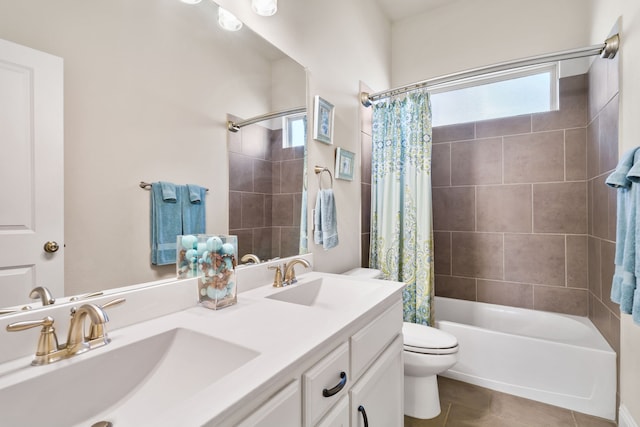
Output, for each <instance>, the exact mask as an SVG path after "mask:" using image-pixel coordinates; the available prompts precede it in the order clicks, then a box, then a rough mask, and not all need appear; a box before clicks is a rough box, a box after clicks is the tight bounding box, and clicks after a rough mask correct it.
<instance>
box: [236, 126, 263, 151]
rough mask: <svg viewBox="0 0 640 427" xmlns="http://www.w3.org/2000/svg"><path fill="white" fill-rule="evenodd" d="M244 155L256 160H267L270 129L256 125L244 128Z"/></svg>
mask: <svg viewBox="0 0 640 427" xmlns="http://www.w3.org/2000/svg"><path fill="white" fill-rule="evenodd" d="M240 133H242V153H243V154H245V155H247V156H251V157H254V158H256V159H266V158H267V151H268V145H269V144H268V143H269V129H267V128H265V127H262V126H259V125H255V126H247V127H244V128H242V130H241V131H240Z"/></svg>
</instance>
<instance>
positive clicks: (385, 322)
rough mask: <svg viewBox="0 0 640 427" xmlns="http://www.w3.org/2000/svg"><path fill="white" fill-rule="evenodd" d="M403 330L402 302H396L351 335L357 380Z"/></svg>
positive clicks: (352, 361) (353, 366)
mask: <svg viewBox="0 0 640 427" xmlns="http://www.w3.org/2000/svg"><path fill="white" fill-rule="evenodd" d="M401 332H402V302H398V303H396V304H394V305H393V306H392V307H391V308H389V309H388V310H387V311H385V312H384V313H382V314H381V315H380V316H379V317H378V318H376V319H374V321H373V322H372V323H370V324H369V325H368V326H366V327H365V328H364V329H362V330H361V331H359V332H357V333H356V334H354V335H353V336H352V337H351V375H352V376H353V379H354V380H356V379H358V378H359V377H360V375H362V373H363V372H364V371H365V369H367V367H368V366H369V365H370V364H371V362H373V361H374V360H375V359H376V358H377V357H378V356H379V355H380V353H382V351H383V350H384V349H385V347H386V346H387V345H388V344H389V343H390V342H391V340H393V338H395V336H396V335H398V334H399V333H401Z"/></svg>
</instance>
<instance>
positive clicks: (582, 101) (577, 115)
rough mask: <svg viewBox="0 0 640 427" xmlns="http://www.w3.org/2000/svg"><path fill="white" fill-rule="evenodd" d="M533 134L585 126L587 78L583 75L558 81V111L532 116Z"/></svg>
mask: <svg viewBox="0 0 640 427" xmlns="http://www.w3.org/2000/svg"><path fill="white" fill-rule="evenodd" d="M531 119H532V120H531V127H532V129H533V131H534V132H538V131H545V130H553V129H567V128H576V127H583V126H585V125H586V124H587V77H586V75H585V74H581V75H578V76H572V77H565V78H562V79H560V110H559V111H550V112H547V113H538V114H533V115H532V117H531Z"/></svg>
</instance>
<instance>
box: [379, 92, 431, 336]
mask: <svg viewBox="0 0 640 427" xmlns="http://www.w3.org/2000/svg"><path fill="white" fill-rule="evenodd" d="M372 158H373V159H372V171H371V172H372V173H371V174H372V178H371V185H372V188H371V249H370V257H369V265H370V266H371V267H372V268H377V269H380V270H382V272H383V274H384V276H385V278H386V279H389V280H397V281H401V282H405V283H406V284H407V287H406V289H405V290H404V295H403V300H404V320H405V321H406V322H413V323H420V324H425V325H432V324H433V322H432V321H433V318H432V316H433V310H432V309H431V302H432V300H433V295H434V290H433V282H434V270H433V226H432V209H431V105H430V100H429V94H428V93H427V92H426V91H425V90H423V91H415V92H411V93H409V94H407V95H405V96H403V97H402V98H391V99H388V100H386V101H383V102H378V103H376V104H374V106H373V153H372Z"/></svg>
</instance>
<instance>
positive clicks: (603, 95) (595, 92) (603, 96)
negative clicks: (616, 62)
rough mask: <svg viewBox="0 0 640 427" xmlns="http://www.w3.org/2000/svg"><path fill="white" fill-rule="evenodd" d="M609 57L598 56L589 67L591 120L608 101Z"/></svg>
mask: <svg viewBox="0 0 640 427" xmlns="http://www.w3.org/2000/svg"><path fill="white" fill-rule="evenodd" d="M608 61H609V60H608V59H602V58H596V59H595V60H594V61H593V62H592V63H591V67H590V68H589V73H588V74H587V78H588V81H589V94H588V105H589V120H593V118H594V117H596V116H597V115H598V113H599V112H600V110H602V108H603V107H604V106H605V104H606V103H607V99H608V97H607V84H606V82H607V62H608Z"/></svg>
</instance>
